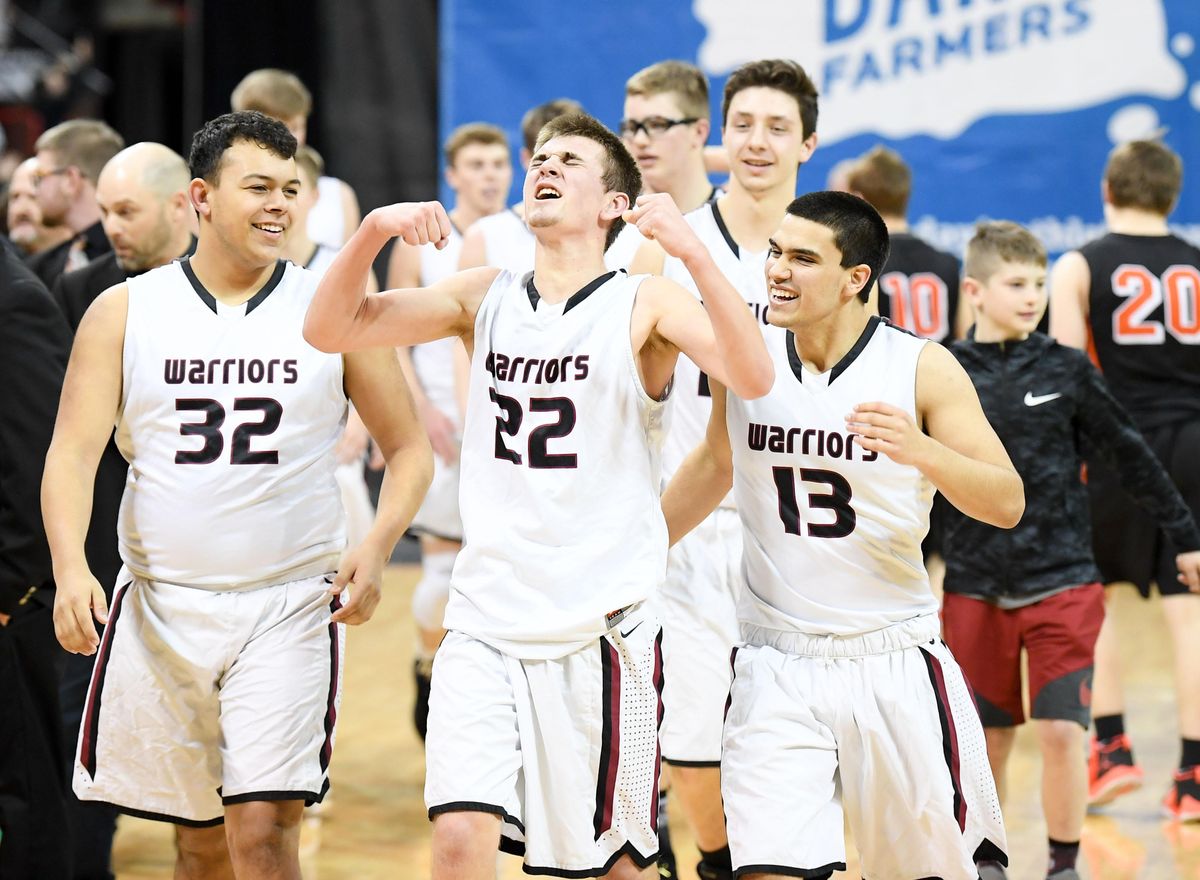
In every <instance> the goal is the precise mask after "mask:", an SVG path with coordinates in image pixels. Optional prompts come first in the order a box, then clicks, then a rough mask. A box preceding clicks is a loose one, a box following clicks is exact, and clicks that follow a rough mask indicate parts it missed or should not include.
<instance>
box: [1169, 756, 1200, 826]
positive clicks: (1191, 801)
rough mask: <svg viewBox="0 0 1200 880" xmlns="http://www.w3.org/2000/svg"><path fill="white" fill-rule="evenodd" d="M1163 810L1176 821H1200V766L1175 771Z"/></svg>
mask: <svg viewBox="0 0 1200 880" xmlns="http://www.w3.org/2000/svg"><path fill="white" fill-rule="evenodd" d="M1163 812H1164V813H1165V814H1166V815H1167V816H1170V817H1171V818H1172V819H1174V820H1175V821H1176V822H1197V821H1200V767H1185V768H1184V769H1182V770H1176V771H1175V781H1174V783H1173V784H1172V785H1171V790H1170V791H1168V792H1167V796H1166V797H1165V798H1163Z"/></svg>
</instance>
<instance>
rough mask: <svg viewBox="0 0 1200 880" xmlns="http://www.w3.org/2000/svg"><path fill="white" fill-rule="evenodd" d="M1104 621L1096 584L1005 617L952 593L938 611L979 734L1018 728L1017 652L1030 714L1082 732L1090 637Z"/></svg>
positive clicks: (1088, 698)
mask: <svg viewBox="0 0 1200 880" xmlns="http://www.w3.org/2000/svg"><path fill="white" fill-rule="evenodd" d="M1103 621H1104V587H1102V586H1101V585H1100V584H1084V585H1083V586H1080V587H1074V588H1072V589H1070V590H1064V591H1063V592H1061V593H1056V594H1055V595H1053V596H1051V597H1050V598H1048V599H1044V600H1042V601H1041V602H1035V603H1034V604H1033V605H1026V606H1024V607H1023V608H1013V609H1009V610H1005V609H1002V608H998V607H996V606H995V605H993V604H991V603H990V602H984V601H983V600H981V599H972V598H970V597H968V596H958V595H955V594H954V593H947V594H946V596H945V599H944V601H943V604H942V629H943V632H944V637H945V640H946V644H947V645H949V646H950V650H951V651H952V652H953V653H954V656H955V658H956V659H957V660H958V664H959V666H961V667H962V670H963V672H964V673H965V674H966V676H967V681H968V682H969V683H970V685H971V688H972V689H973V690H974V692H975V702H976V703H977V704H978V706H979V716H980V718H981V720H982V721H983V726H984V727H1012V726H1014V725H1017V724H1021V723H1022V722H1024V721H1025V707H1024V705H1023V704H1022V701H1021V649H1022V648H1024V649H1025V651H1026V653H1027V654H1028V655H1029V704H1030V707H1031V711H1030V713H1029V714H1030V715H1031V716H1032V717H1034V718H1046V719H1062V720H1066V721H1075V722H1078V723H1079V724H1081V725H1082V726H1084V727H1087V726H1088V724H1089V723H1090V721H1091V705H1092V664H1093V662H1094V656H1095V651H1096V637H1097V636H1099V635H1100V624H1101V623H1102V622H1103Z"/></svg>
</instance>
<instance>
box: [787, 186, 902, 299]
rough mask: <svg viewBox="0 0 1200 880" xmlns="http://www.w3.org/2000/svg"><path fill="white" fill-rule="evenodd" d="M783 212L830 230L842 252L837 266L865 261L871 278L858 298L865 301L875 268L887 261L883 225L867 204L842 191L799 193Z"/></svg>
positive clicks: (875, 271) (876, 276)
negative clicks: (785, 211)
mask: <svg viewBox="0 0 1200 880" xmlns="http://www.w3.org/2000/svg"><path fill="white" fill-rule="evenodd" d="M787 212H788V213H789V214H791V215H792V216H794V217H801V218H803V219H805V220H811V221H812V222H813V223H819V224H821V225H822V226H825V227H827V228H828V229H830V230H831V231H832V232H833V243H834V245H835V246H836V247H837V249H838V250H839V251H841V252H842V262H841V264H840V265H841V267H842V268H843V269H849V268H850V267H851V266H858V265H860V264H866V266H867V268H869V269H870V270H871V277H870V279H869V280H868V282H867V283H866V284H864V285H863V289H862V290H861V291H860V292H859V294H858V298H859V299H861V300H862V301H863V302H867V301H868V299H870V295H871V283H872V282H874V281H876V280H878V278H879V271H880V270H881V269H882V268H883V264H884V263H886V262H887V258H888V250H889V248H890V244H889V241H888V230H887V224H886V223H884V222H883V218H882V217H880V216H879V212H878V211H876V210H875V209H874V208H873V207H871V203H870V202H867V201H866V200H864V199H860V198H859V197H858V196H856V195H851V194H850V193H845V192H832V191H828V192H813V193H807V194H806V195H802V196H800V197H799V198H798V199H796V200H795V201H793V202H792V203H791V204H790V205H788V208H787Z"/></svg>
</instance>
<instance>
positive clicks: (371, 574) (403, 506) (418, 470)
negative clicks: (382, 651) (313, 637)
mask: <svg viewBox="0 0 1200 880" xmlns="http://www.w3.org/2000/svg"><path fill="white" fill-rule="evenodd" d="M345 364H346V392H347V394H348V395H349V396H350V400H351V402H352V403H353V404H354V409H355V410H356V411H357V412H358V414H359V416H360V417H361V418H362V420H363V423H364V424H365V425H366V426H367V430H368V431H370V433H371V437H372V438H374V440H375V443H376V445H378V447H379V450H380V452H381V453H382V454H383V458H384V461H385V463H386V470H385V471H384V475H383V486H382V488H381V489H380V492H379V507H378V508H377V509H376V511H375V521H374V523H373V525H372V526H371V530H370V531H369V532H368V533H367V537H366V538H365V539H364V540H363V542H362V544H360V545H359V546H358V547H353V548H350V550H349V552H348V553H347V554H346V555H345V556H344V557H343V558H342V562H341V565H340V566H339V567H338V573H337V576H336V577H335V578H334V581H333V587H332V589H331V592H333V593H340V592H341V591H342V590H343V589H345V588H346V586H347V585H350V587H351V589H350V599H349V601H348V602H347V603H346V605H345V606H343V607H342V608H341V609H339V610H338V611H337V612H336V613H335V614H334V616H333V619H334V620H337V621H345V622H346V623H351V624H353V623H364V622H365V621H367V620H369V619H370V617H371V615H372V614H373V613H374V611H375V607H376V606H377V605H378V604H379V599H380V588H381V586H382V584H383V567H384V565H385V564H386V563H387V560H388V559H389V558H390V557H391V555H392V549H393V548H394V547H395V546H396V542H397V541H398V540H400V536H401V535H403V534H404V530H405V529H406V528H407V527H408V524H409V523H410V522H411V521H412V518H413V516H414V515H415V514H416V512H417V508H418V507H419V506H420V504H421V499H422V498H424V497H425V492H426V490H427V489H428V488H429V482H430V480H432V479H433V455H432V453H431V452H430V450H429V441H428V440H427V439H426V437H425V432H424V431H423V430H422V429H421V425H420V423H419V422H418V420H417V413H416V408H415V406H414V405H413V400H412V395H411V394H410V393H409V390H408V386H407V384H406V383H405V381H404V376H403V374H402V373H401V372H400V364H399V363H398V362H397V360H396V352H395V351H394V350H393V349H390V348H382V349H372V350H370V351H359V352H354V353H352V354H348V355H346V356H345Z"/></svg>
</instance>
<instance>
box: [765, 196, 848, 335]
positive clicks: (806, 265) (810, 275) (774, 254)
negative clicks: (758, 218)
mask: <svg viewBox="0 0 1200 880" xmlns="http://www.w3.org/2000/svg"><path fill="white" fill-rule="evenodd" d="M766 275H767V292H768V294H769V306H768V309H767V321H768V322H770V323H771V324H773V325H774V326H776V327H787V328H789V329H796V328H803V327H811V326H813V325H815V324H818V323H820V322H822V321H823V320H825V319H827V318H828V317H829V316H830V315H832V314H833V313H834V312H836V311H837V310H838V309H840V308H841V307H842V306H843V305H845V304H846V303H847V302H848V301H849V300H852V299H855V298H856V297H857V296H858V294H859V292H860V291H861V290H862V289H863V287H864V286H865V285H866V284H867V282H868V281H869V280H870V276H871V270H870V268H869V267H867V266H866V265H865V264H859V265H856V266H849V267H843V266H842V252H841V250H839V249H838V246H837V245H836V244H835V242H834V233H833V230H832V229H830V228H829V227H828V226H823V225H821V224H820V223H815V222H813V221H812V220H806V219H804V218H802V217H797V216H795V215H793V214H788V215H787V216H785V217H784V218H783V222H782V223H781V224H780V225H779V229H778V230H776V232H775V234H774V235H773V236H772V237H771V244H770V251H769V252H768V254H767V268H766Z"/></svg>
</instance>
